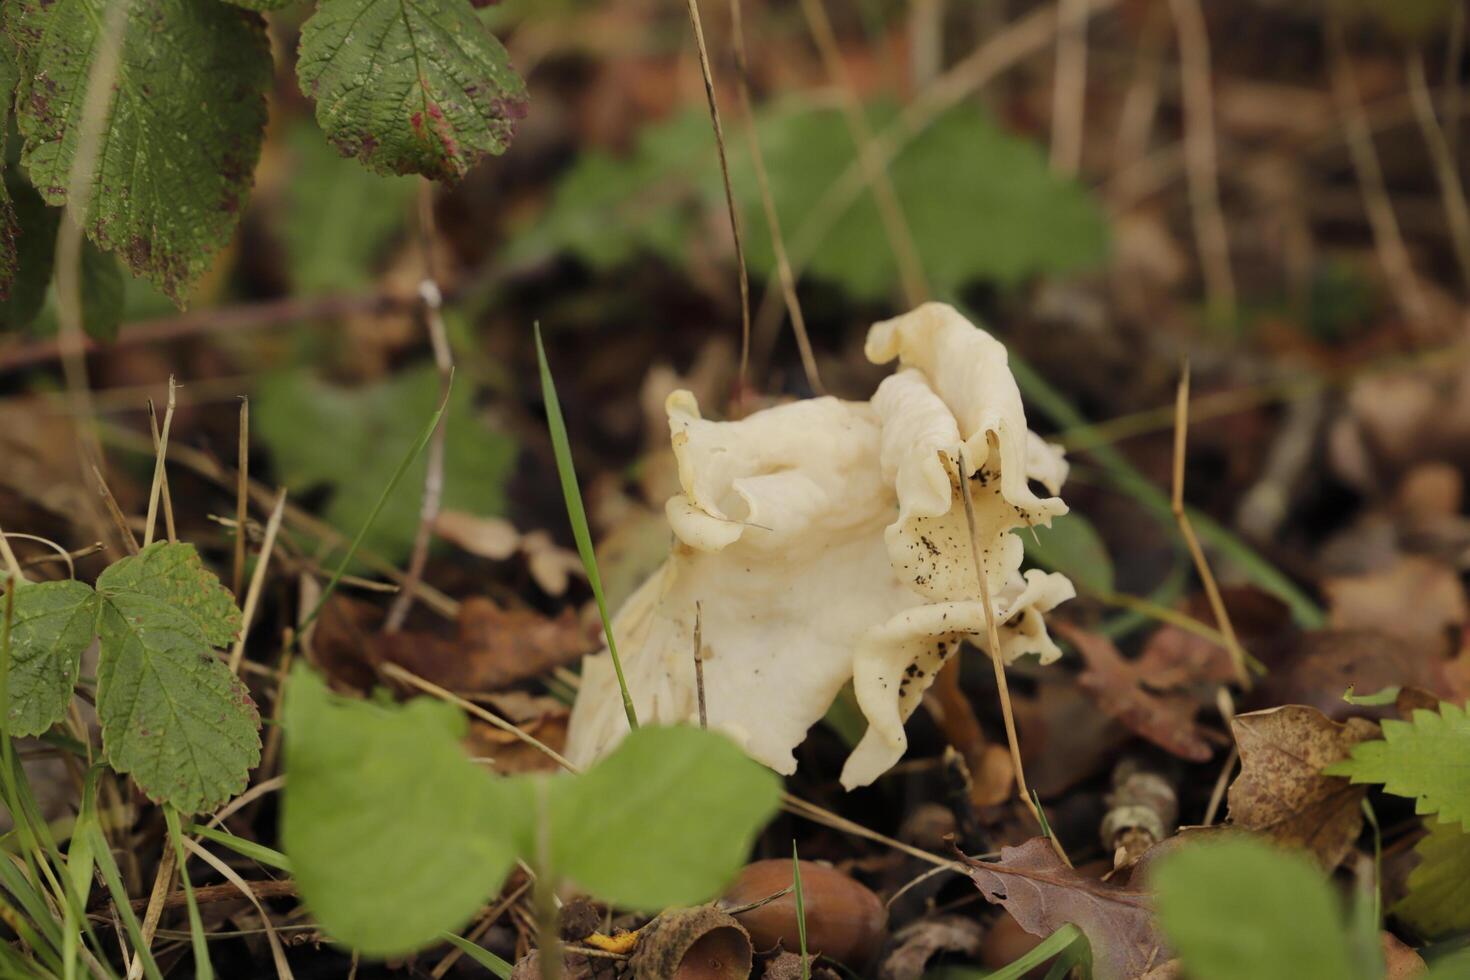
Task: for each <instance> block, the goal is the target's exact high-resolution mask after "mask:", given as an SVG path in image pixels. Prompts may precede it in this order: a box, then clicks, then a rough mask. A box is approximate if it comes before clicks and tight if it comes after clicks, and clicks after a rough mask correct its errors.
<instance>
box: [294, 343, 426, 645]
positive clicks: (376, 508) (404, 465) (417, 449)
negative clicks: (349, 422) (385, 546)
mask: <svg viewBox="0 0 1470 980" xmlns="http://www.w3.org/2000/svg"><path fill="white" fill-rule="evenodd" d="M453 387H454V370H453V368H451V369H450V373H449V383H448V384H446V385H445V386H444V398H443V399H442V400H441V401H440V402H439V408H438V409H437V410H435V412H434V414H433V415H432V416H431V417H430V418H429V424H428V425H426V426H425V427H424V431H423V432H422V433H421V434H420V435H419V437H418V439H417V440H415V442H414V444H413V445H412V446H410V447H409V450H408V455H406V456H404V457H403V461H402V462H401V463H399V464H398V469H396V470H394V471H393V478H392V479H391V480H389V481H388V485H387V486H386V487H384V488H383V492H382V493H381V494H379V495H378V502H377V503H375V504H373V509H372V512H371V513H370V514H368V518H367V520H366V521H364V522H363V525H362V527H360V528H358V530H357V535H356V536H355V537H354V538H353V539H352V544H351V545H349V546H348V548H347V554H345V555H343V556H342V560H341V561H340V562H338V564H337V567H336V568H335V569H334V570H333V571H332V577H331V579H330V580H329V581H328V582H327V587H326V588H324V589H322V594H321V598H319V599H317V601H316V605H315V606H313V607H312V609H311V612H310V613H309V614H308V615H307V617H306V618H305V619H303V620H302V621H301V625H300V626H298V627H297V629H296V634H297V635H298V636H299V635H300V634H302V633H304V632H306V628H307V627H308V626H310V625H311V624H312V623H313V622H315V621H316V618H317V617H318V616H320V615H321V612H322V609H323V608H324V607H325V606H326V604H327V600H328V599H330V598H331V597H332V593H333V592H335V591H337V585H338V583H340V582H341V581H342V576H343V575H345V574H347V569H348V568H349V567H350V566H351V565H352V559H354V558H356V557H357V549H358V548H360V547H362V542H363V539H364V538H365V537H367V533H368V531H370V530H372V527H373V525H374V524H375V523H377V520H378V515H379V514H381V513H382V512H383V507H384V506H385V505H386V504H387V503H388V500H389V498H391V497H392V496H393V491H394V490H397V489H398V484H399V483H401V482H403V477H404V475H405V474H407V473H408V470H409V467H411V466H413V464H414V460H416V459H418V458H419V454H420V453H422V452H423V451H424V447H426V446H427V445H428V444H429V440H430V439H432V438H434V430H435V429H437V428H439V423H440V421H441V420H442V419H443V418H444V412H445V411H446V410H447V409H448V408H449V395H450V392H451V390H452V389H453Z"/></svg>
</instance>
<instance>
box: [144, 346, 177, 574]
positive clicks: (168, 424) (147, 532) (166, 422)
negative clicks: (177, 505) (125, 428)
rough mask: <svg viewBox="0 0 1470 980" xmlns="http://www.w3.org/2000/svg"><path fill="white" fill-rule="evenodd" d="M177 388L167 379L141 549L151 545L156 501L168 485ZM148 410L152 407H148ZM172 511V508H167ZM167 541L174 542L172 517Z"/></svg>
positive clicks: (156, 436) (156, 438) (155, 521)
mask: <svg viewBox="0 0 1470 980" xmlns="http://www.w3.org/2000/svg"><path fill="white" fill-rule="evenodd" d="M176 393H177V386H176V385H175V384H174V379H173V375H169V379H168V404H167V407H166V408H165V409H164V412H163V429H162V431H161V432H156V433H155V434H154V435H155V438H154V445H155V446H156V449H155V455H154V462H153V486H152V488H151V489H150V490H149V491H148V519H147V521H145V522H144V524H143V547H145V548H146V547H148V546H149V545H150V544H152V543H153V531H154V528H155V527H156V526H157V522H158V501H159V498H160V497H161V496H163V495H164V494H166V493H167V490H165V489H164V488H165V487H166V486H167V484H168V472H167V468H166V465H165V461H166V460H167V458H168V435H169V430H171V429H172V428H173V424H174V408H175V406H176V404H177V396H176ZM149 408H150V410H151V409H152V406H151V405H150V406H149ZM169 509H170V510H172V507H170V508H169ZM168 529H169V535H168V536H169V540H170V541H172V540H174V522H173V517H172V515H170V516H169V518H168Z"/></svg>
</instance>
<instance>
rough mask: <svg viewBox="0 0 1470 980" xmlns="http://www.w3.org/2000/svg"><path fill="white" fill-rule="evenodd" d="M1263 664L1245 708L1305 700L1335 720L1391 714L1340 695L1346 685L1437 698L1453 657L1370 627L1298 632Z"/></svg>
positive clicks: (1447, 687) (1446, 691)
mask: <svg viewBox="0 0 1470 980" xmlns="http://www.w3.org/2000/svg"><path fill="white" fill-rule="evenodd" d="M1268 663H1269V665H1270V667H1271V672H1270V673H1269V674H1268V675H1266V677H1265V678H1263V679H1262V681H1261V683H1260V684H1259V685H1258V686H1257V687H1256V688H1255V690H1253V691H1252V692H1251V693H1250V694H1249V695H1248V696H1247V697H1246V699H1245V707H1247V708H1265V707H1271V706H1275V705H1281V704H1305V705H1310V706H1311V707H1313V708H1316V709H1317V710H1318V711H1321V712H1322V713H1323V714H1325V715H1326V716H1327V717H1328V718H1331V719H1333V720H1334V721H1341V720H1342V719H1344V718H1347V717H1350V716H1358V717H1365V718H1375V719H1377V718H1386V717H1394V715H1395V712H1394V709H1393V707H1392V706H1386V707H1382V708H1372V707H1367V706H1363V705H1352V704H1349V703H1347V702H1346V701H1344V700H1343V699H1342V696H1343V693H1344V692H1346V691H1347V689H1348V688H1349V687H1351V688H1353V690H1354V691H1356V692H1357V693H1358V694H1360V695H1367V694H1375V693H1377V692H1379V691H1382V690H1383V689H1384V688H1387V687H1417V688H1420V689H1422V690H1425V691H1428V692H1430V693H1431V694H1435V695H1438V696H1441V697H1446V696H1449V695H1450V694H1452V691H1453V688H1452V684H1451V681H1450V680H1449V678H1448V670H1449V669H1451V668H1452V667H1453V662H1452V661H1447V660H1444V659H1443V658H1442V657H1440V656H1439V655H1438V654H1437V653H1436V652H1435V651H1433V650H1430V649H1428V648H1426V647H1425V646H1424V645H1422V644H1418V643H1413V642H1411V641H1409V640H1405V639H1403V638H1402V637H1399V636H1392V635H1390V634H1387V633H1381V632H1377V631H1373V630H1313V631H1311V632H1307V633H1302V634H1300V635H1299V636H1297V637H1294V638H1292V639H1291V640H1289V641H1288V642H1287V645H1286V646H1285V647H1284V648H1283V649H1280V650H1277V651H1275V652H1274V653H1273V654H1272V655H1271V656H1270V658H1269V660H1268ZM1467 666H1470V661H1467ZM1467 678H1470V673H1467Z"/></svg>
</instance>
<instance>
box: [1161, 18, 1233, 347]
mask: <svg viewBox="0 0 1470 980" xmlns="http://www.w3.org/2000/svg"><path fill="white" fill-rule="evenodd" d="M1169 10H1170V12H1171V13H1172V14H1173V17H1174V30H1175V33H1176V35H1177V37H1178V39H1179V71H1180V75H1181V81H1182V83H1183V88H1184V92H1183V94H1184V155H1185V161H1186V167H1187V173H1186V175H1185V176H1186V178H1187V181H1188V184H1189V203H1190V210H1191V211H1192V212H1193V215H1194V234H1195V242H1196V245H1197V247H1198V248H1199V254H1200V266H1201V268H1202V270H1203V272H1204V279H1205V292H1206V293H1207V294H1208V296H1209V303H1210V308H1211V310H1212V311H1213V312H1214V313H1216V314H1217V315H1220V316H1224V317H1226V318H1228V319H1233V318H1234V316H1235V303H1236V299H1235V274H1234V273H1233V272H1232V271H1231V268H1230V239H1229V236H1228V234H1227V233H1226V230H1225V214H1224V212H1223V211H1222V210H1221V209H1220V181H1219V176H1218V174H1217V173H1216V169H1215V167H1216V160H1215V108H1214V93H1213V90H1212V88H1211V84H1210V35H1209V31H1208V29H1207V27H1206V25H1205V15H1204V11H1203V10H1201V9H1200V4H1199V0H1169Z"/></svg>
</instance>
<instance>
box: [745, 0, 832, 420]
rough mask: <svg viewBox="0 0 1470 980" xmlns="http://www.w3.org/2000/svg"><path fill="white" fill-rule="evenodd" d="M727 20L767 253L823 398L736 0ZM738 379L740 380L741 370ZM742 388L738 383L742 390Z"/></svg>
mask: <svg viewBox="0 0 1470 980" xmlns="http://www.w3.org/2000/svg"><path fill="white" fill-rule="evenodd" d="M730 20H731V31H732V32H733V34H734V40H735V74H736V76H737V78H736V81H737V82H738V86H737V87H738V89H739V92H740V108H741V115H742V117H743V119H744V122H745V140H746V142H747V143H749V144H750V159H751V162H752V163H754V164H755V179H756V183H757V184H758V185H759V186H760V193H761V209H762V210H763V211H765V215H766V225H767V226H768V227H769V229H770V232H771V251H772V252H773V253H774V255H775V257H776V275H777V278H778V279H780V281H781V295H782V297H783V298H784V299H785V300H786V315H787V316H789V317H790V318H791V329H792V332H793V333H795V334H796V349H797V350H798V351H799V352H800V353H801V366H802V370H804V371H805V372H806V383H807V385H809V386H810V387H811V389H812V391H813V392H814V393H816V394H818V395H825V394H826V393H827V389H826V388H825V387H824V386H823V385H822V376H821V374H820V373H819V372H818V371H817V359H816V356H815V355H814V354H813V353H812V341H811V337H810V336H808V335H807V330H806V317H805V316H804V315H803V314H802V312H801V300H800V299H798V298H797V295H796V276H795V275H794V274H793V273H792V271H791V259H790V257H788V256H787V254H786V240H785V237H784V236H783V235H782V234H781V217H780V215H779V214H777V213H776V199H775V198H774V197H773V196H772V194H771V182H770V178H769V176H768V175H767V173H766V157H765V154H764V153H762V152H761V144H760V138H759V136H758V135H757V134H756V129H755V109H754V107H753V106H752V104H751V99H750V66H749V64H748V63H747V62H746V59H745V21H744V18H743V17H742V16H741V4H740V0H731V4H730ZM749 325H750V324H749V310H748V309H747V311H746V328H747V330H748V329H749ZM747 346H748V345H747ZM748 358H749V351H748V350H746V351H745V352H744V353H743V354H742V364H743V363H744V361H745V360H746V359H748ZM741 377H742V379H743V378H744V369H743V368H742V374H741ZM743 387H744V384H743V381H742V389H743ZM743 394H744V392H743V390H742V395H743Z"/></svg>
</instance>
